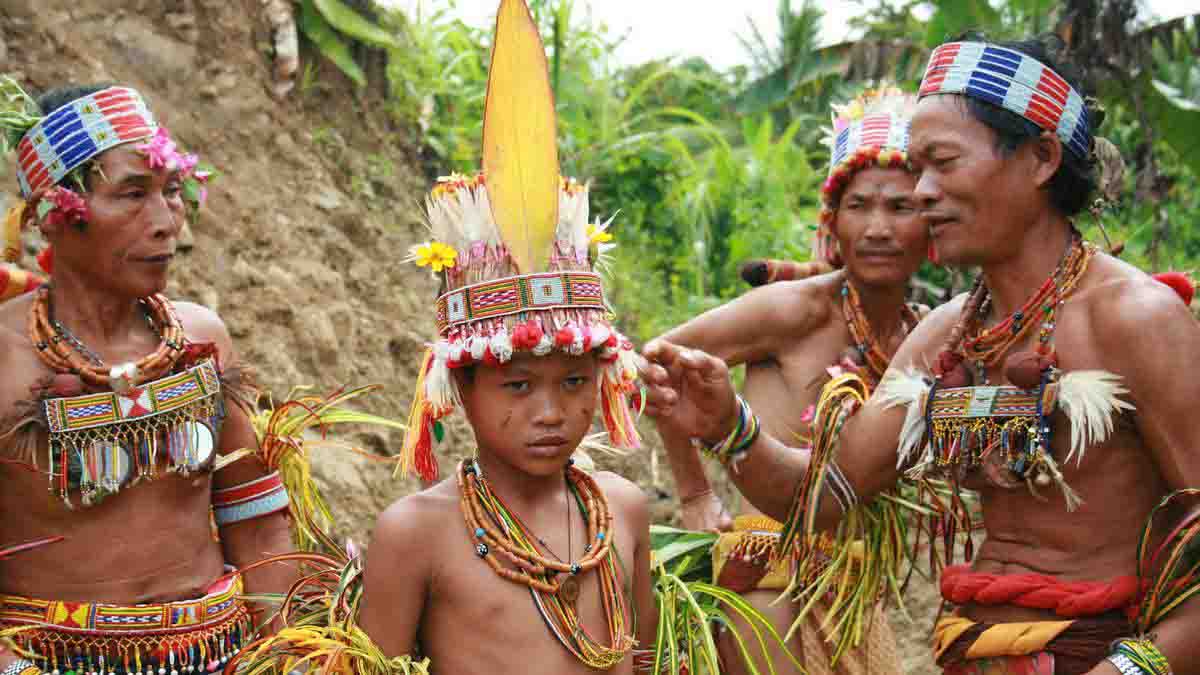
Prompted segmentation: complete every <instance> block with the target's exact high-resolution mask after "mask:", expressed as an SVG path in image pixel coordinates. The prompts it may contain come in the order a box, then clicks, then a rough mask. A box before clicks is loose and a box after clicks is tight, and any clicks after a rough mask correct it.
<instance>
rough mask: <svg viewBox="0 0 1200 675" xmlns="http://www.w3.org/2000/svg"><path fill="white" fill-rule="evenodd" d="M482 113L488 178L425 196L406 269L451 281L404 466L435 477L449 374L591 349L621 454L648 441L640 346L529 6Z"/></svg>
mask: <svg viewBox="0 0 1200 675" xmlns="http://www.w3.org/2000/svg"><path fill="white" fill-rule="evenodd" d="M491 63H492V65H491V71H490V73H489V77H488V91H487V101H486V103H485V107H484V125H483V172H482V173H480V174H478V175H476V176H473V177H470V176H464V175H461V174H454V175H451V176H448V177H444V178H440V179H439V180H438V183H437V185H436V186H434V188H433V191H432V193H431V194H430V195H429V198H428V199H427V200H426V209H427V212H428V218H429V226H430V230H431V232H432V235H433V240H432V241H430V242H427V243H425V244H421V245H419V246H416V247H414V249H413V252H412V255H411V256H410V259H412V260H414V261H415V262H416V263H417V264H418V265H421V266H429V267H430V268H431V269H432V270H433V272H434V273H435V274H437V275H438V278H439V280H440V281H441V294H440V295H439V296H438V298H437V303H436V314H437V327H438V339H437V341H436V342H434V343H433V344H432V345H430V346H429V347H428V348H427V349H426V351H425V357H424V361H423V363H422V365H421V372H420V375H419V377H418V379H417V391H416V394H415V396H414V399H413V405H412V411H411V413H410V415H409V428H408V432H407V434H406V437H405V442H404V447H403V449H402V451H401V462H400V469H401V471H402V472H404V473H407V472H408V471H409V470H410V469H411V468H412V467H414V466H415V468H416V470H417V472H418V473H419V474H420V475H421V477H422V478H424V479H425V480H433V479H434V478H435V477H436V476H437V463H436V460H435V459H434V457H433V448H432V445H433V440H434V438H439V439H440V437H441V426H440V424H439V423H438V420H439V419H440V418H442V417H444V416H445V415H447V414H449V413H450V412H452V411H453V409H454V406H455V404H456V403H457V401H458V395H457V391H456V389H455V386H454V382H453V378H452V377H451V374H450V370H451V369H452V368H459V367H462V366H466V365H471V364H477V363H483V364H500V363H504V362H506V361H508V360H509V359H510V358H512V355H513V353H514V352H518V351H529V352H532V353H534V354H537V355H545V354H548V353H550V352H551V351H552V350H555V349H559V350H562V351H565V352H568V353H571V354H583V353H585V352H587V351H593V350H594V351H595V352H596V354H597V355H598V356H599V358H600V359H601V360H602V361H603V362H604V367H603V377H602V383H601V397H602V401H601V403H602V408H603V412H604V422H605V426H606V427H607V429H608V432H609V435H610V437H611V439H612V442H613V444H614V445H616V446H617V447H624V448H632V447H637V446H638V445H639V443H640V441H639V439H638V435H637V431H636V429H635V428H634V423H633V416H632V413H631V411H630V408H629V405H628V399H629V395H630V394H631V393H632V392H633V390H634V380H635V378H636V367H635V365H634V361H633V351H632V349H633V347H632V345H631V344H630V343H629V341H628V340H626V339H625V338H624V337H622V336H621V335H620V334H619V333H618V332H617V331H616V330H615V329H614V328H613V326H612V325H611V324H610V322H609V320H610V317H611V313H610V311H609V308H608V306H607V304H606V302H605V299H604V291H603V289H602V283H601V277H600V275H599V274H598V273H596V271H595V269H596V267H597V265H598V263H600V262H601V261H602V259H603V256H604V254H605V253H606V251H607V250H608V249H610V248H611V247H612V246H613V244H611V243H610V242H611V240H612V235H611V234H609V233H608V231H607V230H608V226H609V224H610V223H611V220H610V221H608V222H605V223H603V224H601V223H599V222H597V223H595V224H591V223H589V222H588V189H587V186H586V185H583V184H581V183H579V182H577V181H575V180H574V179H571V178H564V177H561V176H560V175H559V166H558V151H557V146H556V142H555V113H554V96H553V92H552V91H551V89H550V77H549V72H548V69H547V65H546V55H545V51H544V48H543V46H542V41H541V38H540V37H539V36H538V32H537V25H536V24H535V23H534V21H533V17H532V16H531V15H530V13H529V8H528V7H527V6H526V5H525V2H524V0H503V1H502V2H501V4H500V10H499V13H498V14H497V17H496V37H495V41H494V43H493V46H492V61H491Z"/></svg>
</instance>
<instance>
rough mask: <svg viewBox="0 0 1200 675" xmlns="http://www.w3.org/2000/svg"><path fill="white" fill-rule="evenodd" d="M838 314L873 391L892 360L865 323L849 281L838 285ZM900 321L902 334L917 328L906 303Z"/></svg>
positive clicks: (864, 313) (866, 321)
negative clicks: (839, 297) (841, 316)
mask: <svg viewBox="0 0 1200 675" xmlns="http://www.w3.org/2000/svg"><path fill="white" fill-rule="evenodd" d="M842 315H843V316H845V317H846V326H847V327H849V329H850V337H851V339H853V340H854V348H855V349H857V350H858V353H859V355H861V356H862V359H863V362H864V364H865V365H866V367H867V369H866V375H867V377H868V380H869V381H870V385H871V387H872V388H874V387H875V385H877V384H878V383H879V380H880V379H881V378H882V377H883V374H884V373H885V372H887V368H888V363H890V362H891V360H892V359H891V357H890V356H888V354H887V351H885V350H884V349H883V347H882V346H881V345H880V344H879V341H878V340H876V339H875V336H874V335H873V334H872V332H871V323H870V322H869V321H868V320H867V313H866V311H865V310H863V307H862V300H861V299H859V297H858V291H857V290H855V288H854V285H853V284H851V283H850V282H849V281H846V282H844V283H843V284H842ZM900 320H901V322H902V323H903V329H904V334H905V335H907V334H908V332H909V331H911V330H912V329H913V327H914V326H916V325H917V321H918V320H919V319H918V318H917V315H916V313H915V312H913V310H912V307H909V306H908V303H902V304H901V305H900Z"/></svg>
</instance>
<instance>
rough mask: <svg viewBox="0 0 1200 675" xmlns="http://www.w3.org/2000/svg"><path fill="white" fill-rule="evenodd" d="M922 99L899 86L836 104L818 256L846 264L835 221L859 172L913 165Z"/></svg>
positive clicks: (816, 246)
mask: <svg viewBox="0 0 1200 675" xmlns="http://www.w3.org/2000/svg"><path fill="white" fill-rule="evenodd" d="M915 106H916V99H915V98H914V97H913V96H912V95H910V94H905V93H904V92H903V91H901V90H900V89H899V88H898V87H884V88H882V89H877V90H873V91H868V92H865V93H864V94H863V95H862V96H859V97H858V98H856V99H854V100H853V101H851V102H849V103H846V104H843V105H835V106H834V108H833V129H832V134H831V136H830V137H829V139H828V142H829V145H830V157H829V176H828V177H827V178H826V179H825V183H824V184H823V185H822V186H821V215H820V223H819V225H818V226H817V233H816V236H814V237H813V246H812V249H813V251H812V254H813V258H815V259H817V260H824V261H825V262H827V263H829V264H830V265H832V266H834V267H840V266H841V264H842V259H841V253H840V252H839V251H838V243H837V237H835V236H834V234H833V220H834V216H835V215H836V213H837V204H838V200H839V199H840V198H841V194H842V191H843V190H844V189H845V188H846V185H847V184H849V183H850V179H851V178H853V177H854V174H856V173H858V172H859V171H862V170H863V169H866V168H868V167H872V166H878V167H883V168H903V167H904V166H906V164H907V161H908V154H907V153H908V128H909V125H910V123H911V122H912V116H913V110H914V108H915Z"/></svg>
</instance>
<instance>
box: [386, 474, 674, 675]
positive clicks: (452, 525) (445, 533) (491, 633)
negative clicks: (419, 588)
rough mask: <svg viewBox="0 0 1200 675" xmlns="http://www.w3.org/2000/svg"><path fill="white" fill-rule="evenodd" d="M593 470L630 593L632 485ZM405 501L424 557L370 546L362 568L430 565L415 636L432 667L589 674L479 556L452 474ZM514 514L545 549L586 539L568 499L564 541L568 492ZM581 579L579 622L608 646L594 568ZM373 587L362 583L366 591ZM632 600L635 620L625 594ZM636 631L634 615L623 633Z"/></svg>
mask: <svg viewBox="0 0 1200 675" xmlns="http://www.w3.org/2000/svg"><path fill="white" fill-rule="evenodd" d="M595 477H596V480H597V482H598V483H599V485H600V487H601V488H602V489H603V490H604V493H605V496H606V497H607V498H608V501H609V505H610V508H611V509H612V512H613V517H614V524H613V530H614V532H613V534H614V537H615V538H614V543H615V547H614V550H615V551H617V552H618V553H619V560H620V567H623V569H622V577H623V580H622V581H623V584H624V587H625V588H624V589H623V590H624V591H625V592H626V593H627V597H629V595H631V593H630V592H629V589H630V588H631V585H632V583H633V574H634V568H633V565H634V552H635V547H636V545H637V544H636V541H637V539H636V536H635V534H636V533H635V532H633V531H632V530H631V528H630V527H629V526H628V525H627V523H628V521H629V517H628V513H629V508H630V504H629V501H630V500H629V498H628V495H629V494H630V490H635V491H636V490H637V488H636V486H633V485H632V484H630V483H629V482H628V481H625V480H624V479H622V478H620V477H618V476H616V475H614V474H607V473H599V474H596V476H595ZM402 501H408V502H410V504H409V505H408V506H409V507H414V506H415V507H416V511H417V512H418V513H419V518H420V523H419V530H418V531H419V532H420V533H421V534H422V535H423V537H422V539H421V540H422V542H423V544H422V545H421V546H420V547H419V549H420V553H419V554H418V555H421V556H423V557H425V560H422V561H403V560H396V561H381V560H377V559H371V558H370V554H369V553H368V567H370V566H371V565H383V566H384V568H385V569H395V574H396V575H403V574H408V573H412V570H414V569H416V570H429V572H428V573H427V574H426V578H425V579H424V583H423V585H424V587H425V598H424V603H423V607H422V608H421V611H420V625H419V627H418V630H417V641H418V643H419V644H420V648H421V653H422V656H427V657H429V659H430V661H431V663H432V670H433V672H437V673H455V675H459V674H462V675H467V674H470V673H480V674H484V673H529V674H530V675H541V674H545V675H551V674H555V675H561V674H563V673H581V674H582V673H592V672H595V671H593V670H591V669H589V668H588V667H586V666H584V665H583V663H581V662H580V661H579V660H578V659H577V658H576V657H575V656H574V655H572V654H571V653H570V652H568V651H567V649H566V648H564V647H563V646H562V645H561V644H560V643H559V642H558V640H557V639H556V638H555V637H554V635H553V634H552V633H551V632H550V629H549V627H548V626H547V624H546V623H545V622H544V621H543V620H542V617H541V615H540V614H539V612H538V609H537V607H536V605H535V601H534V598H533V596H532V595H531V593H530V591H529V588H528V587H527V586H524V585H521V584H516V583H513V582H511V581H508V580H506V579H503V578H501V577H500V576H499V575H497V574H496V573H495V572H494V571H493V570H492V568H491V567H490V566H489V565H488V564H487V563H486V562H485V561H483V560H482V559H480V558H479V557H478V556H477V555H476V553H475V544H476V542H475V540H474V537H472V536H471V534H470V533H469V532H468V531H467V526H466V524H465V523H464V521H463V515H462V511H461V508H460V506H459V493H458V488H457V486H456V484H455V482H454V479H453V478H451V479H448V480H445V481H443V482H442V483H440V484H438V485H437V486H435V487H433V488H431V489H429V490H427V491H425V492H422V493H419V494H416V495H412V496H410V497H407V498H406V499H405V500H402ZM413 502H415V503H413ZM509 505H510V506H512V504H511V503H510V504H509ZM513 509H514V510H518V509H516V507H513ZM407 513H408V514H409V515H408V516H407V517H409V518H412V517H414V516H413V515H412V514H413V511H412V510H408V511H407ZM518 515H519V516H520V518H521V519H522V520H523V522H524V523H525V525H526V526H527V527H528V528H529V530H530V531H531V532H533V533H534V535H536V536H538V537H540V538H541V539H542V541H543V542H544V544H543V547H542V548H543V550H544V549H549V550H550V551H552V552H554V553H555V554H556V555H558V556H559V557H561V558H563V559H567V558H568V551H570V552H571V554H570V556H569V557H570V558H571V559H578V558H580V557H581V556H582V555H583V547H584V545H585V544H586V543H587V542H585V541H584V538H585V533H586V524H585V522H584V521H583V519H582V518H581V516H580V514H579V511H578V509H577V508H575V507H574V506H572V508H571V535H570V541H568V533H567V527H566V524H567V508H566V500H565V491H564V494H563V495H561V496H558V497H557V498H556V499H554V500H552V502H550V503H548V504H546V505H544V506H542V507H541V508H540V509H537V511H536V512H526V511H519V510H518ZM410 562H411V563H412V564H410ZM581 582H582V583H581V588H580V595H579V599H578V603H577V606H578V609H579V614H580V616H581V624H582V626H583V627H584V628H585V629H586V630H587V632H588V633H589V634H590V635H591V636H592V637H593V639H595V640H596V641H597V642H599V643H600V644H602V645H609V644H611V642H610V638H609V635H608V629H607V622H606V620H605V614H604V610H603V606H602V600H601V593H600V585H599V575H598V571H596V570H593V571H591V572H588V573H585V574H584V575H583V576H581ZM371 592H373V591H371V589H370V588H368V593H371ZM629 602H630V605H629V607H630V621H631V622H632V615H633V604H632V598H631V597H629ZM369 630H374V631H376V632H377V631H378V630H379V629H373V628H370V627H369ZM384 630H386V629H384ZM633 631H634V626H633V625H632V623H631V625H628V626H627V627H626V632H627V633H633ZM373 637H375V635H374V634H373ZM644 646H645V647H652V646H653V645H644ZM609 672H611V673H616V674H619V675H626V674H631V673H633V666H632V661H631V659H629V658H626V660H625V661H624V662H623V663H621V664H620V665H618V666H617V667H615V668H613V669H612V670H611V671H609Z"/></svg>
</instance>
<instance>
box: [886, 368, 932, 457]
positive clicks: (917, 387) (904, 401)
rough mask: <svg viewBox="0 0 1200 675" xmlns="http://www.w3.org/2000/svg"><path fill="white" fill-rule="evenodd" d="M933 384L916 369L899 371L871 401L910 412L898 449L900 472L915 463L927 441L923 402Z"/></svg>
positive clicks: (889, 375)
mask: <svg viewBox="0 0 1200 675" xmlns="http://www.w3.org/2000/svg"><path fill="white" fill-rule="evenodd" d="M930 388H931V383H930V382H929V379H928V377H927V376H925V375H923V374H922V373H921V372H920V371H918V370H917V369H915V368H909V369H907V370H906V371H904V372H901V371H900V370H899V369H895V368H893V369H891V370H888V372H887V374H885V375H884V376H883V381H882V382H880V383H879V388H878V389H876V390H875V394H874V395H873V396H872V397H871V400H872V401H875V402H877V403H878V404H879V405H881V406H883V408H884V409H885V410H886V409H887V408H892V407H895V406H901V405H902V406H907V408H908V412H907V414H906V415H905V417H904V426H903V427H902V429H901V431H900V444H899V447H898V448H897V449H896V468H897V469H899V468H901V467H903V466H904V465H905V464H907V463H908V462H909V460H910V459H912V458H913V457H914V456H915V454H916V453H917V452H918V451H920V449H921V441H922V440H924V438H925V410H924V406H923V405H922V402H923V401H924V400H925V398H926V397H927V396H928V395H929V390H930Z"/></svg>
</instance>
